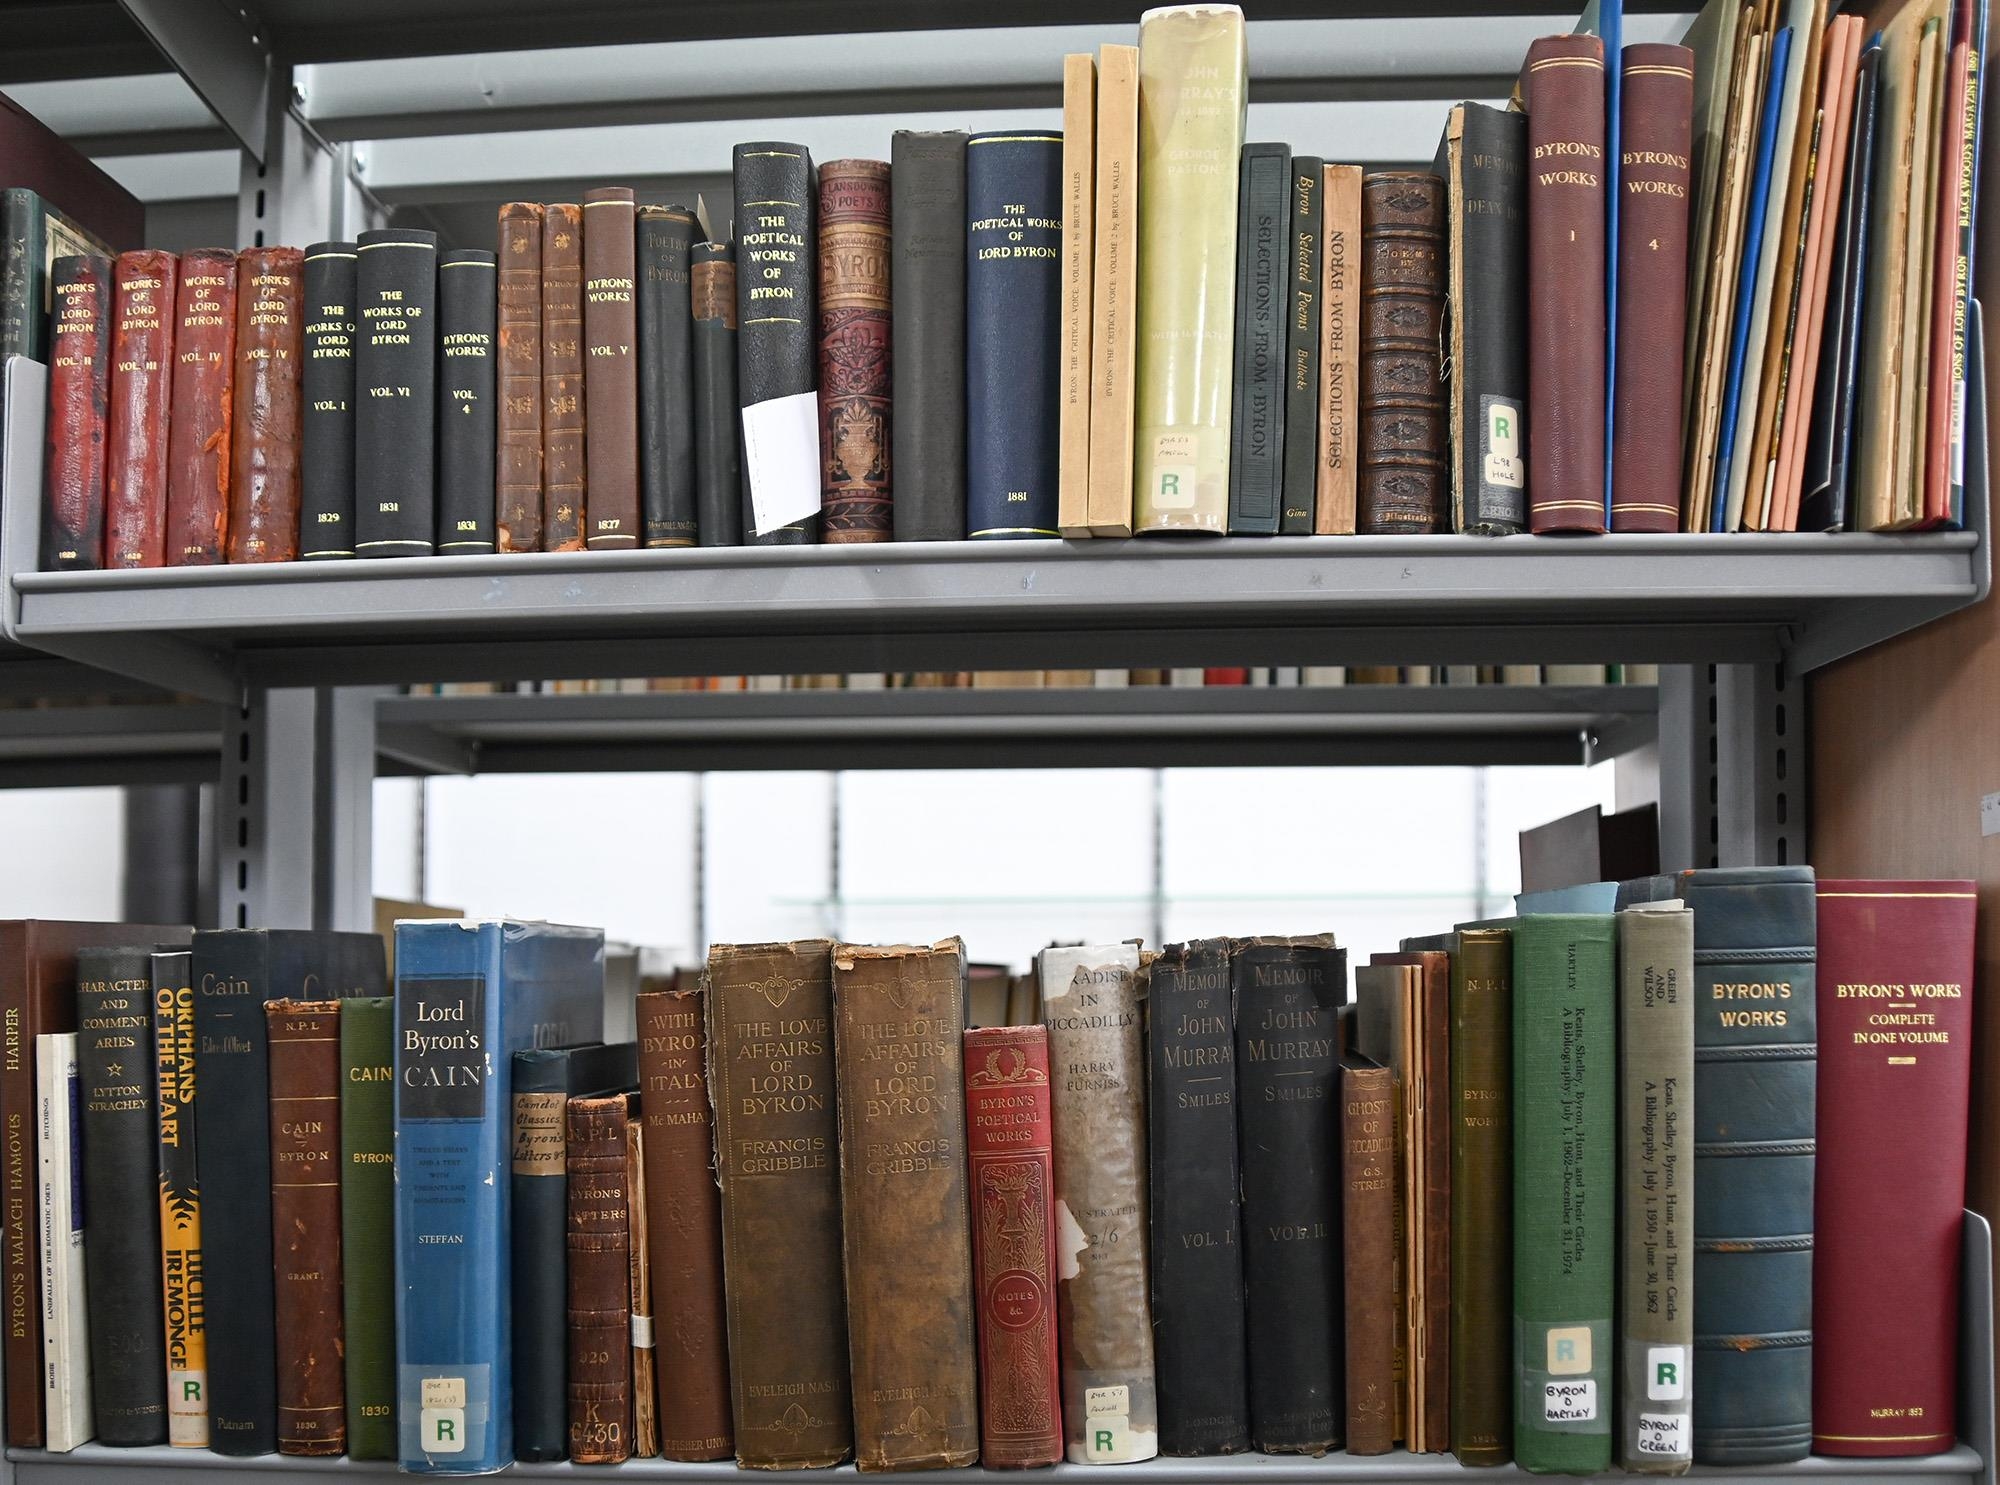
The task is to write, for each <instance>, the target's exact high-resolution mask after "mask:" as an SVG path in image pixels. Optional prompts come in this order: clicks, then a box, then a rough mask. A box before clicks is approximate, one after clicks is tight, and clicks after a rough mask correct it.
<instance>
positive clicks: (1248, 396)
mask: <svg viewBox="0 0 2000 1485" xmlns="http://www.w3.org/2000/svg"><path fill="white" fill-rule="evenodd" d="M1291 182H1292V151H1291V146H1290V145H1284V144H1246V145H1244V146H1243V151H1242V156H1241V159H1240V162H1239V166H1238V175H1237V198H1236V232H1237V241H1236V328H1235V335H1236V345H1235V354H1234V363H1235V364H1234V369H1233V372H1232V376H1233V382H1232V385H1231V387H1230V393H1229V402H1230V435H1229V522H1228V526H1229V531H1230V533H1231V534H1232V535H1239V534H1246V533H1247V534H1253V535H1265V536H1275V535H1276V534H1277V532H1278V525H1279V522H1280V520H1281V518H1282V516H1283V513H1284V512H1283V506H1284V477H1285V392H1286V377H1285V332H1286V325H1287V319H1288V314H1289V311H1290V308H1291V303H1290V298H1291V296H1290V286H1291V278H1292V261H1291V235H1292V234H1291V196H1292V193H1291Z"/></svg>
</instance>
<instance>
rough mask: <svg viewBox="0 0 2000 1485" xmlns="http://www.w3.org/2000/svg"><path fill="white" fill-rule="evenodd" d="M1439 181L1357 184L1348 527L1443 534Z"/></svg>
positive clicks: (1420, 174) (1393, 178)
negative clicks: (1352, 517)
mask: <svg viewBox="0 0 2000 1485" xmlns="http://www.w3.org/2000/svg"><path fill="white" fill-rule="evenodd" d="M1444 223H1445V185H1444V182H1443V181H1441V180H1439V179H1438V178H1437V177H1436V176H1435V175H1432V174H1431V173H1430V172H1428V171H1410V172H1393V171H1392V172H1382V173H1378V174H1374V175H1370V176H1368V177H1366V178H1365V179H1364V180H1363V181H1362V183H1361V265H1362V266H1361V488H1360V492H1359V495H1358V499H1359V501H1360V505H1359V509H1358V514H1357V516H1356V525H1355V529H1356V530H1357V531H1359V532H1361V533H1362V534H1364V535H1371V536H1412V535H1418V536H1420V535H1424V534H1426V533H1429V532H1432V531H1440V530H1444V529H1446V528H1447V524H1448V522H1449V519H1450V485H1451V473H1450V469H1449V467H1448V466H1447V463H1446V458H1445V455H1446V439H1447V432H1446V421H1445V408H1444V388H1443V385H1442V369H1441V366H1440V360H1439V349H1440V346H1441V345H1442V343H1443V339H1444Z"/></svg>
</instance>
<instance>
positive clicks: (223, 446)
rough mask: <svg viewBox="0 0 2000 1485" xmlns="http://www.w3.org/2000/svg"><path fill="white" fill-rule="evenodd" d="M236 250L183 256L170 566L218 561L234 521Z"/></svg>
mask: <svg viewBox="0 0 2000 1485" xmlns="http://www.w3.org/2000/svg"><path fill="white" fill-rule="evenodd" d="M235 388H236V254H235V253H233V252H231V251H230V250H229V249H227V248H195V249H192V250H191V251H189V252H185V253H182V254H181V281H180V283H179V285H178V286H177V287H176V288H175V290H174V387H173V394H172V400H171V401H170V403H169V404H168V412H167V538H166V540H167V565H168V566H169V567H206V566H210V565H212V564H214V563H217V562H220V561H221V560H222V556H223V550H222V543H223V536H224V534H225V532H226V531H227V529H228V525H229V450H230V445H231V442H232V434H233V431H234V430H233V429H232V428H231V426H230V424H231V421H232V419H233V417H234V415H235V407H236V391H235Z"/></svg>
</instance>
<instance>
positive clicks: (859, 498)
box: [819, 160, 892, 542]
mask: <svg viewBox="0 0 2000 1485" xmlns="http://www.w3.org/2000/svg"><path fill="white" fill-rule="evenodd" d="M889 415H890V409H889V167H888V165H886V164H885V163H884V162H882V161H880V160H828V161H827V162H826V163H825V164H824V165H822V166H820V167H819V428H820V433H819V436H820V469H821V477H822V485H821V496H822V499H823V505H822V507H821V508H822V511H823V512H824V519H823V520H822V522H821V526H820V534H821V539H822V540H824V541H828V542H856V541H887V540H889V538H890V536H891V534H892V533H891V521H890V503H889V499H890V497H889Z"/></svg>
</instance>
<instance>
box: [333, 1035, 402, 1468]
mask: <svg viewBox="0 0 2000 1485" xmlns="http://www.w3.org/2000/svg"><path fill="white" fill-rule="evenodd" d="M394 1026H395V1001H394V1000H392V999H391V998H390V997H388V996H386V995H366V996H357V997H355V998H354V999H351V1000H343V1001H342V1002H341V1003H340V1164H341V1173H340V1175H341V1179H340V1263H341V1275H342V1281H343V1302H344V1305H345V1319H346V1330H347V1453H348V1456H349V1457H350V1458H352V1459H394V1458H395V1457H396V1233H395V1209H396V1167H395V1164H394V1159H395V1154H394V1152H395V1144H394V1137H393V1130H392V1127H391V1116H392V1112H393V1107H392V1106H393V1100H394V1094H395V1087H396V1079H395V1072H394V1067H393V1062H394V1053H395V1029H394Z"/></svg>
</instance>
